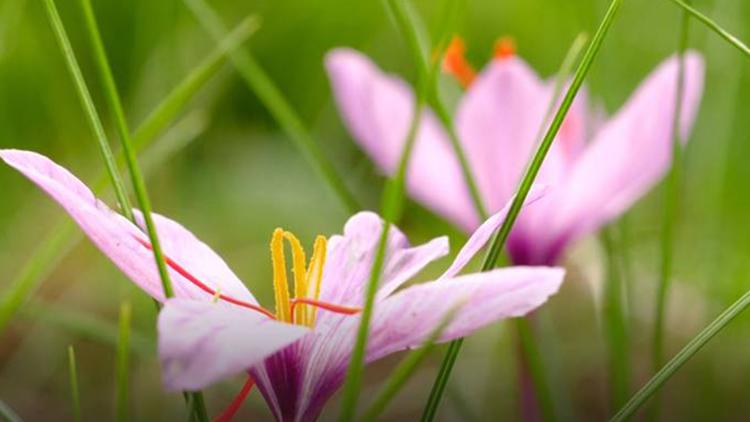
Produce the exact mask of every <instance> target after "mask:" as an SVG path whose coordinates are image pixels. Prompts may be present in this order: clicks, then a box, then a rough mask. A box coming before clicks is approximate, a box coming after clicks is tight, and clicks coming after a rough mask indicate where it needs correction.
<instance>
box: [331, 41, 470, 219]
mask: <svg viewBox="0 0 750 422" xmlns="http://www.w3.org/2000/svg"><path fill="white" fill-rule="evenodd" d="M326 69H327V71H328V75H329V77H330V79H331V86H332V89H333V94H334V97H335V99H336V103H337V105H338V108H339V112H340V113H341V115H342V117H343V120H344V122H345V123H346V125H347V127H348V128H349V130H350V131H351V133H352V135H353V137H354V139H355V140H356V141H357V142H358V143H359V144H360V146H361V147H362V148H363V149H364V150H365V152H366V153H367V154H368V155H369V156H370V157H371V158H372V159H373V160H374V161H375V163H376V164H377V165H378V166H379V167H380V168H381V169H382V170H383V171H384V172H385V173H386V174H389V175H393V174H394V173H395V171H396V169H397V167H398V162H399V159H400V156H401V153H402V150H403V146H404V142H405V141H406V138H407V135H408V131H409V125H410V123H411V120H412V115H413V113H414V94H413V93H412V91H411V89H410V88H409V87H408V85H406V84H405V83H404V82H403V81H402V80H401V79H399V78H397V77H395V76H391V75H387V74H385V73H383V72H382V71H381V70H380V69H378V67H377V66H376V65H375V64H374V63H373V62H372V61H370V60H369V59H368V58H367V57H366V56H364V55H362V54H360V53H359V52H357V51H354V50H351V49H345V48H339V49H335V50H333V51H331V52H330V53H328V55H327V56H326ZM420 117H421V120H420V124H419V130H418V132H417V135H416V139H415V142H414V150H413V151H412V155H411V157H410V161H409V168H408V172H407V180H406V182H407V188H408V190H409V192H410V193H411V195H412V196H413V197H414V198H415V199H416V200H418V201H419V202H421V203H423V204H425V205H426V206H427V207H429V208H430V209H432V210H434V211H435V212H437V213H438V214H440V215H442V216H444V217H446V218H447V219H449V220H451V221H452V222H454V223H456V224H458V225H459V226H461V227H463V228H464V229H470V228H472V227H474V226H475V225H476V224H477V223H478V218H477V215H476V213H475V212H474V209H473V206H472V202H471V198H470V196H469V192H468V188H467V187H466V184H465V182H464V178H463V174H462V172H461V167H460V165H459V163H458V160H457V159H456V157H455V155H454V153H453V150H452V148H451V146H450V143H449V142H448V139H447V135H446V133H445V131H444V130H443V128H442V127H441V126H440V124H439V123H438V121H437V119H436V118H435V116H434V115H433V113H432V112H431V111H430V110H424V112H423V114H422V116H420ZM435 186H440V188H439V189H435Z"/></svg>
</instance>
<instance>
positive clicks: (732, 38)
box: [671, 0, 750, 57]
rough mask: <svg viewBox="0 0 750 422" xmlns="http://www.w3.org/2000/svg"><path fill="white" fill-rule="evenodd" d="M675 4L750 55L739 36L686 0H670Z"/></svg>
mask: <svg viewBox="0 0 750 422" xmlns="http://www.w3.org/2000/svg"><path fill="white" fill-rule="evenodd" d="M671 1H672V2H673V3H675V4H676V5H678V6H680V7H682V8H683V9H684V10H685V12H686V13H689V14H690V15H692V16H693V17H694V18H696V19H698V20H699V21H701V22H702V23H703V24H704V25H706V26H707V27H708V28H709V29H710V30H712V31H714V32H715V33H716V34H717V35H718V36H720V37H721V38H724V39H725V40H726V41H727V42H729V44H732V45H733V46H734V47H736V48H737V49H738V50H740V51H741V52H742V53H743V54H744V55H746V56H748V57H750V48H748V46H747V45H746V44H745V43H743V42H742V41H740V39H739V38H737V37H735V36H734V35H732V34H731V33H729V31H727V30H725V29H724V28H722V27H721V26H719V24H717V23H716V22H714V21H713V20H711V18H709V17H708V16H706V15H704V14H703V13H701V12H699V11H698V9H696V8H694V7H693V6H691V5H690V4H688V2H686V1H684V0H671Z"/></svg>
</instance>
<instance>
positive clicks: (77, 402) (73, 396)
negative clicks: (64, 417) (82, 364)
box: [68, 346, 81, 422]
mask: <svg viewBox="0 0 750 422" xmlns="http://www.w3.org/2000/svg"><path fill="white" fill-rule="evenodd" d="M68 376H69V378H70V406H71V410H72V412H73V421H74V422H81V397H80V392H79V391H78V370H77V369H76V352H75V350H74V349H73V346H68Z"/></svg>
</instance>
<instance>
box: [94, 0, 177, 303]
mask: <svg viewBox="0 0 750 422" xmlns="http://www.w3.org/2000/svg"><path fill="white" fill-rule="evenodd" d="M80 4H81V8H82V10H83V15H84V21H85V23H86V29H87V31H86V32H87V34H88V38H89V42H90V43H91V47H92V49H93V51H94V57H95V59H96V60H95V61H96V64H97V69H98V70H99V76H100V77H101V79H102V83H103V84H104V93H105V97H106V99H107V103H108V104H109V108H110V111H111V112H112V114H113V117H114V120H115V123H116V126H117V131H118V134H119V136H120V143H121V145H122V150H123V153H124V154H125V161H126V163H127V166H128V170H129V173H130V181H131V183H132V184H133V189H134V190H135V196H136V199H137V202H138V207H139V208H140V209H141V212H142V214H143V221H144V222H145V225H146V232H147V233H148V237H149V241H150V242H151V249H152V250H153V252H154V259H155V260H156V266H157V267H158V268H159V276H160V277H161V282H162V289H164V296H165V297H172V296H174V291H173V289H172V283H171V281H170V279H169V272H168V271H167V265H166V264H165V262H164V255H163V252H162V249H161V243H160V242H159V236H158V235H157V232H156V225H155V224H154V220H153V217H152V216H151V201H150V200H149V197H148V192H147V190H146V183H145V182H144V179H143V174H142V173H141V170H140V167H139V166H138V160H137V159H136V153H135V149H134V148H133V146H132V142H131V140H130V130H129V129H128V124H127V121H126V119H125V112H124V111H123V109H122V102H121V101H120V95H119V94H118V92H117V86H116V84H115V80H114V77H113V76H112V69H111V68H110V66H109V61H108V60H107V54H106V52H105V50H104V44H103V43H102V40H101V35H100V34H99V28H98V26H97V24H96V17H95V16H94V10H93V8H92V7H91V1H90V0H80Z"/></svg>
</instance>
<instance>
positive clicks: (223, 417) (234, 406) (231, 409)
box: [212, 376, 255, 422]
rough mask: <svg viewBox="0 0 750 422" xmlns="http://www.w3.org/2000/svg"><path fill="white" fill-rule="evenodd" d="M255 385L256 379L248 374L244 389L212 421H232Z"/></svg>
mask: <svg viewBox="0 0 750 422" xmlns="http://www.w3.org/2000/svg"><path fill="white" fill-rule="evenodd" d="M254 385H255V380H254V379H253V377H251V376H248V377H247V381H245V385H243V386H242V390H240V392H239V393H238V394H237V396H235V398H234V399H233V400H232V402H231V403H229V406H228V407H227V408H226V409H224V411H223V412H221V414H220V415H219V416H217V417H215V418H213V420H212V422H231V420H232V418H234V415H235V414H236V413H237V411H238V410H240V407H241V406H242V403H244V402H245V399H247V396H248V394H250V391H252V389H253V386H254Z"/></svg>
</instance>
